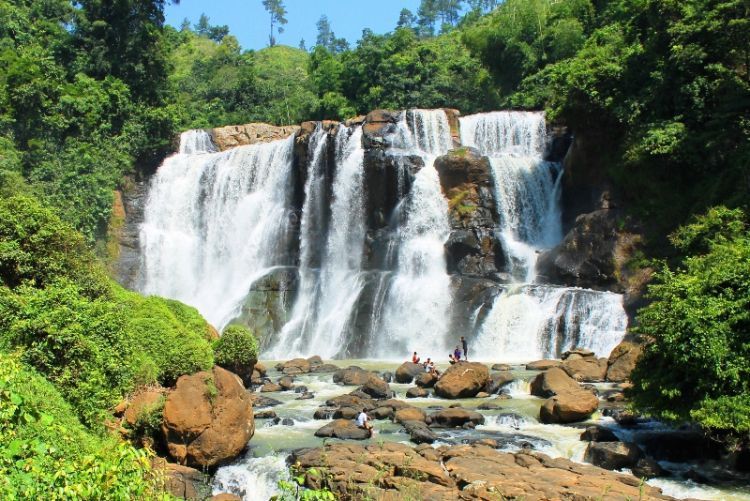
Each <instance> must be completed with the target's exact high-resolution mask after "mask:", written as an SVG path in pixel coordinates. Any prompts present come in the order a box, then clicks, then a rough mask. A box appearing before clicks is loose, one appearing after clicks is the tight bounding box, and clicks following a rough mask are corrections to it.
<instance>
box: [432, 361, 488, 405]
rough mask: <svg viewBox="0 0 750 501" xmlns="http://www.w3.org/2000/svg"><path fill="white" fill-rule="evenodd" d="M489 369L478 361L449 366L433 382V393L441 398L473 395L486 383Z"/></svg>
mask: <svg viewBox="0 0 750 501" xmlns="http://www.w3.org/2000/svg"><path fill="white" fill-rule="evenodd" d="M489 379H490V371H489V369H487V366H486V365H484V364H480V363H478V362H460V363H457V364H455V365H452V366H450V367H449V368H448V369H447V370H446V371H445V372H444V373H443V374H442V375H441V376H440V379H438V382H437V383H435V394H437V395H438V396H440V397H443V398H467V397H474V396H476V394H477V393H479V392H480V391H482V389H483V388H484V387H485V386H486V385H487V382H488V381H489Z"/></svg>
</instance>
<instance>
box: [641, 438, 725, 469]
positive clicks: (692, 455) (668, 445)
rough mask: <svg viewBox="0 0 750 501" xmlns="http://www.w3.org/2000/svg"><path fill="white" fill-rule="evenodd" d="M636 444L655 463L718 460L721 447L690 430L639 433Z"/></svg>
mask: <svg viewBox="0 0 750 501" xmlns="http://www.w3.org/2000/svg"><path fill="white" fill-rule="evenodd" d="M638 443H639V445H641V447H642V448H643V450H644V452H645V453H646V454H647V455H648V456H649V457H652V458H654V459H656V460H657V461H671V462H674V463H684V462H687V461H691V460H707V459H718V458H719V457H721V454H722V453H721V446H720V445H719V444H718V443H717V442H716V441H714V440H711V438H710V437H708V436H706V435H704V434H702V433H700V432H699V431H692V430H684V431H682V430H679V431H678V430H674V431H672V430H668V431H661V432H660V431H655V432H653V433H639V434H638Z"/></svg>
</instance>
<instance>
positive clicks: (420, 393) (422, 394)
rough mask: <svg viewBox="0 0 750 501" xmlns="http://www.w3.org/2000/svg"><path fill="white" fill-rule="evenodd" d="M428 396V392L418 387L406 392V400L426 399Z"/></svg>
mask: <svg viewBox="0 0 750 501" xmlns="http://www.w3.org/2000/svg"><path fill="white" fill-rule="evenodd" d="M429 394H430V392H429V391H427V390H425V389H424V388H420V387H418V386H414V387H412V388H409V389H408V390H406V398H426V397H427V396H428V395H429Z"/></svg>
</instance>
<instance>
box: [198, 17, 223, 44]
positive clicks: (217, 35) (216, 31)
mask: <svg viewBox="0 0 750 501" xmlns="http://www.w3.org/2000/svg"><path fill="white" fill-rule="evenodd" d="M194 31H195V32H196V33H197V34H198V35H200V36H204V37H206V38H209V39H211V40H213V41H214V42H221V40H222V39H223V38H224V37H225V36H227V35H228V34H229V26H227V25H222V26H211V25H210V24H209V19H208V16H206V15H205V14H201V17H200V18H199V19H198V24H196V25H195V26H194Z"/></svg>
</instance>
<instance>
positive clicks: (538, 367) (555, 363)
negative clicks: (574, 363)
mask: <svg viewBox="0 0 750 501" xmlns="http://www.w3.org/2000/svg"><path fill="white" fill-rule="evenodd" d="M561 364H562V362H561V361H559V360H537V361H536V362H529V363H528V364H526V370H528V371H546V370H547V369H551V368H553V367H559V366H560V365H561Z"/></svg>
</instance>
